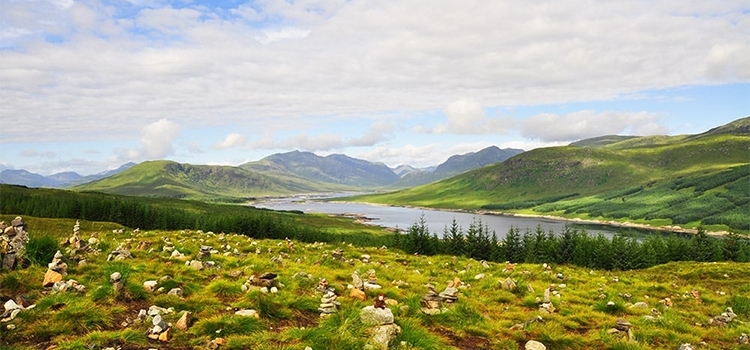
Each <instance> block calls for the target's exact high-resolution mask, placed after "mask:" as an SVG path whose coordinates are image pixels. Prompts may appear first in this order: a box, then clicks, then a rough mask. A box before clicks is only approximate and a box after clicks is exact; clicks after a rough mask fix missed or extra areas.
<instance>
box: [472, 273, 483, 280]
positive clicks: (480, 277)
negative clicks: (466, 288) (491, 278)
mask: <svg viewBox="0 0 750 350" xmlns="http://www.w3.org/2000/svg"><path fill="white" fill-rule="evenodd" d="M483 278H484V274H483V273H480V274H478V275H476V276H474V279H475V280H481V279H483Z"/></svg>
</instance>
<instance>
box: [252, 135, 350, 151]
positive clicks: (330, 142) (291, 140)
mask: <svg viewBox="0 0 750 350" xmlns="http://www.w3.org/2000/svg"><path fill="white" fill-rule="evenodd" d="M342 144H343V143H342V142H341V136H339V135H337V134H330V133H327V134H321V135H309V134H308V133H306V132H302V133H299V134H297V135H295V136H291V137H288V138H284V139H273V138H272V137H264V138H262V139H260V140H257V141H255V142H252V143H251V144H250V145H249V146H248V147H249V148H250V149H256V150H257V149H299V150H303V151H309V152H315V151H328V150H331V149H336V148H341V146H342Z"/></svg>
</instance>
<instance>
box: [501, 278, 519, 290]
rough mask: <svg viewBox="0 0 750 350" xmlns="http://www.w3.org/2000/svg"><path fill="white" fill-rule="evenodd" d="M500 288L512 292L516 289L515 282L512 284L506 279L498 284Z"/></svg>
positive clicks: (509, 279)
mask: <svg viewBox="0 0 750 350" xmlns="http://www.w3.org/2000/svg"><path fill="white" fill-rule="evenodd" d="M500 287H501V288H502V289H504V290H509V291H513V290H515V289H516V282H513V280H512V279H511V278H510V277H508V278H506V279H505V280H503V281H502V282H501V283H500Z"/></svg>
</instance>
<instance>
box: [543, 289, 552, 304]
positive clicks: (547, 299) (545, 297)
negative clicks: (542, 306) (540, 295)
mask: <svg viewBox="0 0 750 350" xmlns="http://www.w3.org/2000/svg"><path fill="white" fill-rule="evenodd" d="M549 295H550V289H549V288H547V289H545V290H544V299H542V300H543V302H545V303H549V302H550V301H551V300H550V296H549Z"/></svg>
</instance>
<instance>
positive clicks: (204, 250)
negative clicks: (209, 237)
mask: <svg viewBox="0 0 750 350" xmlns="http://www.w3.org/2000/svg"><path fill="white" fill-rule="evenodd" d="M210 257H211V247H209V246H206V245H202V246H201V250H200V251H198V255H197V258H198V259H200V260H206V259H208V258H210Z"/></svg>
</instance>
